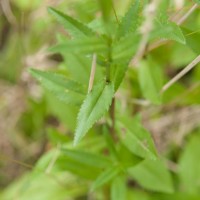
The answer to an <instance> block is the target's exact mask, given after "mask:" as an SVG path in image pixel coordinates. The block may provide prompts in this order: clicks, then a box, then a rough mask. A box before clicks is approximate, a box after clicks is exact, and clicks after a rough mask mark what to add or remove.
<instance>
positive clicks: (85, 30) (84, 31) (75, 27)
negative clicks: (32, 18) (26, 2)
mask: <svg viewBox="0 0 200 200" xmlns="http://www.w3.org/2000/svg"><path fill="white" fill-rule="evenodd" d="M48 11H49V13H51V14H52V15H53V16H54V17H55V18H56V19H57V20H58V22H60V23H61V24H62V25H63V26H64V27H65V28H66V29H67V30H68V32H69V33H70V34H71V35H72V36H74V37H83V36H84V37H85V36H88V37H91V36H94V33H93V31H92V30H91V29H90V28H89V27H87V26H86V25H85V24H83V23H81V22H79V21H77V20H76V19H74V18H72V17H70V16H68V15H66V14H64V13H62V12H60V11H58V10H56V9H54V8H48Z"/></svg>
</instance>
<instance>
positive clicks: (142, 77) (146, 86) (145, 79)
mask: <svg viewBox="0 0 200 200" xmlns="http://www.w3.org/2000/svg"><path fill="white" fill-rule="evenodd" d="M138 73H139V83H140V87H141V91H142V94H143V96H144V97H145V98H146V99H148V100H149V101H151V102H152V103H154V104H161V103H162V98H161V94H160V91H161V88H162V80H163V79H162V72H161V69H160V68H159V66H157V64H156V63H155V62H153V61H152V60H151V59H147V60H144V61H141V62H140V66H139V67H138Z"/></svg>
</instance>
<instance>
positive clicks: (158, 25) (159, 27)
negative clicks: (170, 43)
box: [150, 16, 185, 44]
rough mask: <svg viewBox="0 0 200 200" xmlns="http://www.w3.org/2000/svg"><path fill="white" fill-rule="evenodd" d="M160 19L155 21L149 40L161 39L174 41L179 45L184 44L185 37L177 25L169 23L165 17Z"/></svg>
mask: <svg viewBox="0 0 200 200" xmlns="http://www.w3.org/2000/svg"><path fill="white" fill-rule="evenodd" d="M161 18H162V19H156V20H155V28H154V30H153V31H152V32H151V34H150V39H154V38H161V39H168V40H175V41H177V42H180V43H181V44H185V37H184V35H183V33H182V31H181V29H180V27H179V26H178V25H176V24H175V23H174V22H170V21H169V20H167V19H166V17H165V16H162V17H161Z"/></svg>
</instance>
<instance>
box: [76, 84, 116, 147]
mask: <svg viewBox="0 0 200 200" xmlns="http://www.w3.org/2000/svg"><path fill="white" fill-rule="evenodd" d="M113 95H114V86H113V84H112V83H108V84H105V83H103V84H100V85H97V86H95V87H94V88H93V90H92V91H91V92H90V93H89V94H88V95H87V97H86V99H85V101H84V102H83V105H82V106H81V109H80V111H79V114H78V121H77V129H76V132H75V138H74V144H75V145H76V144H77V143H78V142H79V141H80V140H81V138H83V136H84V135H85V134H86V133H87V131H88V130H89V129H90V128H91V127H92V126H93V124H94V123H95V122H96V121H97V120H99V119H100V118H101V117H102V116H103V115H104V114H105V112H106V111H107V110H108V108H109V106H110V104H111V102H112V98H113Z"/></svg>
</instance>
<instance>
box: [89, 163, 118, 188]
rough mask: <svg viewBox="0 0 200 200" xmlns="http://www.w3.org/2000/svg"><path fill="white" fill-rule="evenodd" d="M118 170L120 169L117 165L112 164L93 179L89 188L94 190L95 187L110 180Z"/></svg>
mask: <svg viewBox="0 0 200 200" xmlns="http://www.w3.org/2000/svg"><path fill="white" fill-rule="evenodd" d="M120 171H121V169H120V168H119V167H117V166H113V167H111V168H108V169H106V170H105V171H104V172H102V173H101V174H100V175H99V176H98V177H97V179H96V180H95V181H94V183H93V185H92V187H91V190H95V189H97V188H99V187H101V186H103V185H104V184H106V183H107V182H109V181H110V180H112V179H113V178H114V177H116V176H117V175H118V174H119V172H120Z"/></svg>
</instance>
